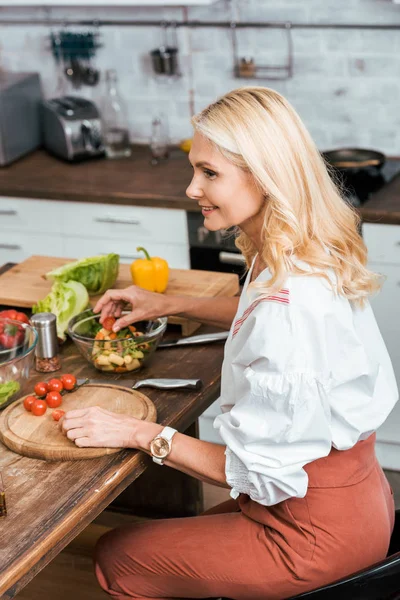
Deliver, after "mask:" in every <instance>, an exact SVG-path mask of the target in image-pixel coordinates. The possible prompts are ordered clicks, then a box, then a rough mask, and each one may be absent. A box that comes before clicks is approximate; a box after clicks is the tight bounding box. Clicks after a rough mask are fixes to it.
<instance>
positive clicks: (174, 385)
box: [132, 379, 203, 390]
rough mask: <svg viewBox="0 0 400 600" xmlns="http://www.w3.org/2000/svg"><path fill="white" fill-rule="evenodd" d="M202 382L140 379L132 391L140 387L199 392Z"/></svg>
mask: <svg viewBox="0 0 400 600" xmlns="http://www.w3.org/2000/svg"><path fill="white" fill-rule="evenodd" d="M202 385H203V382H202V380H201V379H142V380H141V381H137V382H136V383H135V384H134V385H133V386H132V389H133V390H137V389H139V388H141V387H153V388H158V389H159V390H177V389H180V388H185V389H189V390H199V389H200V388H201V386H202Z"/></svg>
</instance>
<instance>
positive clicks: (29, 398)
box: [24, 396, 37, 412]
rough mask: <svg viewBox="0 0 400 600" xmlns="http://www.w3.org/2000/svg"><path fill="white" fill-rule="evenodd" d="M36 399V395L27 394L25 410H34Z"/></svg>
mask: <svg viewBox="0 0 400 600" xmlns="http://www.w3.org/2000/svg"><path fill="white" fill-rule="evenodd" d="M35 400H37V398H36V397H35V396H27V397H26V398H25V400H24V408H25V410H29V412H30V411H31V410H32V404H33V403H34V402H35Z"/></svg>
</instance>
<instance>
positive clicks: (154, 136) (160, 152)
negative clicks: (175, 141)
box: [150, 115, 169, 165]
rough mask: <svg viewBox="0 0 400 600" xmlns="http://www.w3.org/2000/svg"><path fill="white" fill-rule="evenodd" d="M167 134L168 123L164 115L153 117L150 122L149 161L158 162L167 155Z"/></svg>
mask: <svg viewBox="0 0 400 600" xmlns="http://www.w3.org/2000/svg"><path fill="white" fill-rule="evenodd" d="M168 144H169V136H168V123H167V118H166V116H165V115H159V116H157V117H155V118H154V119H153V121H152V123H151V138H150V150H151V156H152V159H151V163H152V164H153V165H156V164H158V163H159V162H160V161H161V160H165V159H167V158H168V155H169V148H168Z"/></svg>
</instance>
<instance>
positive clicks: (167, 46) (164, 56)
mask: <svg viewBox="0 0 400 600" xmlns="http://www.w3.org/2000/svg"><path fill="white" fill-rule="evenodd" d="M170 27H172V36H171V43H169V39H168V38H169V37H170V36H169V35H168V32H169V29H170ZM161 29H162V44H161V46H159V47H158V48H156V49H155V50H152V51H151V52H150V56H151V60H152V65H153V70H154V72H155V74H156V75H162V76H168V77H180V76H181V72H180V70H179V64H178V53H179V48H178V35H177V26H176V23H175V22H172V23H171V24H168V23H167V22H166V21H163V22H162V24H161Z"/></svg>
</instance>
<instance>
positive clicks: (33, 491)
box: [0, 270, 224, 599]
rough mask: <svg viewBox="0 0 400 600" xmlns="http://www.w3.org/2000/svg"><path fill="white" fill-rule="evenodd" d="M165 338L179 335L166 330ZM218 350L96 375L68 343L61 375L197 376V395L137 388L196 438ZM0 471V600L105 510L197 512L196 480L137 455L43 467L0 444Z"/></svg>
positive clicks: (180, 352)
mask: <svg viewBox="0 0 400 600" xmlns="http://www.w3.org/2000/svg"><path fill="white" fill-rule="evenodd" d="M0 272H1V270H0ZM0 308H2V307H0ZM211 330H212V331H216V329H215V328H212V329H211V328H207V327H204V326H203V327H202V328H201V329H199V330H198V333H201V332H202V331H204V332H206V331H211ZM196 333H197V332H196ZM166 335H167V337H168V336H169V337H177V335H178V334H177V332H176V331H175V332H174V331H169V332H168V331H167V334H166ZM223 352H224V345H223V344H222V343H214V344H208V345H198V346H187V347H186V348H185V347H176V348H164V349H161V348H159V349H157V351H156V352H155V354H154V355H153V357H152V360H151V363H149V364H148V366H146V367H145V368H143V369H142V370H140V371H138V372H136V373H133V374H115V375H114V374H111V375H110V374H109V373H108V374H107V373H101V372H99V371H97V370H96V369H95V368H94V367H92V366H91V365H90V364H89V363H88V362H87V361H86V360H85V359H84V358H83V357H82V356H81V355H80V354H79V353H78V351H77V349H76V347H75V345H74V344H73V342H71V341H67V342H66V343H64V344H63V345H62V347H61V351H60V356H61V362H62V366H61V371H60V373H61V372H62V373H73V374H74V375H75V376H76V377H88V378H89V379H95V380H96V381H99V380H102V381H104V382H112V383H115V382H118V384H119V385H127V386H132V384H133V383H134V381H136V380H137V379H147V378H152V377H172V378H191V379H194V378H196V379H197V378H199V379H201V380H202V382H203V386H202V388H201V389H199V390H188V389H181V390H169V391H166V390H162V391H161V390H157V389H153V388H142V389H141V390H140V391H141V392H142V393H144V394H146V395H147V396H148V397H149V398H150V399H151V400H152V401H153V402H154V404H155V406H156V409H157V422H158V423H160V424H163V425H171V426H173V427H175V428H176V429H178V431H180V432H185V433H187V434H188V435H192V436H195V437H197V436H198V427H197V419H198V417H199V416H200V415H201V414H202V413H203V412H204V410H205V409H206V408H207V407H208V406H209V405H210V404H211V403H212V402H213V401H215V400H216V398H217V397H218V395H219V388H220V374H221V365H222V360H223ZM56 375H57V374H56V373H55V374H54V376H56ZM43 379H46V377H44V376H43V374H42V373H37V372H36V371H35V370H34V368H32V370H31V376H30V380H29V387H30V388H31V389H32V390H33V386H34V385H35V383H36V382H38V381H40V380H43ZM0 472H1V474H2V478H3V483H4V488H5V496H6V503H7V516H6V517H4V518H2V519H0V598H2V599H9V598H14V596H15V595H16V594H17V593H18V592H19V591H20V590H21V589H22V588H23V587H24V586H25V585H27V583H28V582H29V581H30V580H31V579H32V578H33V577H35V575H36V574H37V573H38V572H39V571H40V570H41V569H43V568H44V567H45V566H46V565H47V564H48V563H49V562H50V561H51V560H52V559H53V558H54V557H55V556H56V555H57V554H58V553H59V552H60V551H61V550H62V549H63V548H64V547H65V546H66V545H67V544H68V543H69V542H71V540H73V539H74V538H75V537H76V536H77V535H78V534H79V533H80V532H81V531H82V530H83V529H84V528H85V527H86V526H87V525H88V524H89V523H91V522H92V521H93V520H94V519H95V518H96V517H97V516H98V515H99V514H100V513H101V512H102V511H104V510H105V509H107V507H109V508H108V510H110V508H111V509H112V510H122V509H121V506H123V510H124V511H125V512H126V511H128V512H131V513H132V514H133V515H143V516H150V517H152V516H153V517H169V516H191V515H195V514H198V513H199V512H201V510H202V487H201V484H200V482H199V481H197V480H196V479H194V478H191V477H189V476H187V475H185V474H183V473H180V472H179V471H176V470H174V469H171V468H169V467H165V466H163V467H161V466H158V465H156V464H154V463H153V462H152V460H151V457H150V456H149V455H147V454H145V453H142V452H139V451H137V450H131V449H125V450H122V451H120V452H118V453H116V454H110V455H106V456H104V457H101V458H93V459H87V460H77V461H64V462H47V461H44V460H39V459H32V458H27V457H24V456H20V455H19V454H15V453H14V452H12V451H11V450H9V449H8V448H6V447H5V446H3V445H2V444H1V443H0ZM121 499H123V502H121Z"/></svg>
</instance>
